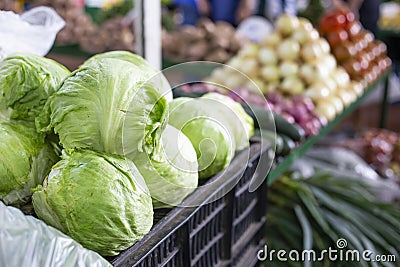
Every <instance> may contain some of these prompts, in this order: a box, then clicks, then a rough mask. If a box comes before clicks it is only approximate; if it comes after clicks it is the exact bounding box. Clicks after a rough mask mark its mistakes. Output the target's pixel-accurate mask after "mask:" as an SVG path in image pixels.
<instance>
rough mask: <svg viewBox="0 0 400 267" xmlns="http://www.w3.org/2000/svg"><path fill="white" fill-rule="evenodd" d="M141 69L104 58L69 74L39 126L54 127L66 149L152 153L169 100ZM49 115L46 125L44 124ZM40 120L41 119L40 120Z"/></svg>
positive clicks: (133, 153)
mask: <svg viewBox="0 0 400 267" xmlns="http://www.w3.org/2000/svg"><path fill="white" fill-rule="evenodd" d="M141 74H142V71H141V70H140V69H139V68H138V67H136V66H135V65H133V64H130V63H128V62H124V61H122V60H118V59H109V58H106V59H101V60H97V61H96V62H93V63H92V64H90V65H87V66H82V67H81V68H79V69H78V70H76V71H75V72H73V73H72V74H71V76H70V77H68V78H67V79H66V80H65V81H64V83H63V84H62V86H61V87H60V89H59V90H58V92H57V93H55V94H54V95H53V96H52V97H51V98H50V99H49V101H48V102H47V104H46V106H47V107H46V109H45V110H44V111H43V113H42V114H41V118H40V121H39V123H38V124H37V127H38V128H39V129H40V130H41V131H44V132H48V131H50V129H51V128H54V132H55V133H57V134H59V136H60V142H61V144H62V145H63V147H64V149H66V150H67V151H72V150H73V149H76V148H78V149H80V148H87V149H91V150H96V151H99V152H107V153H113V154H120V155H125V156H127V157H128V158H130V159H132V158H133V157H134V156H135V155H136V154H137V153H140V152H146V153H148V154H152V153H153V152H154V149H155V147H157V143H158V142H159V140H160V138H161V132H162V130H163V129H164V128H165V124H166V120H167V115H168V112H167V108H168V104H167V102H166V100H165V98H163V97H162V96H161V95H160V94H159V93H158V92H157V91H156V89H155V88H154V87H153V86H151V84H144V83H143V77H142V75H141ZM46 117H49V119H50V122H49V123H48V125H45V124H44V125H43V122H46ZM37 122H38V121H37Z"/></svg>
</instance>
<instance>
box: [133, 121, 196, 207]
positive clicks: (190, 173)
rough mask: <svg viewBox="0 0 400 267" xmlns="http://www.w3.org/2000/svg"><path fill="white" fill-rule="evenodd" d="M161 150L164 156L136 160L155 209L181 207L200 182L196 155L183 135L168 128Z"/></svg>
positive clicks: (158, 155) (168, 126)
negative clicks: (180, 204)
mask: <svg viewBox="0 0 400 267" xmlns="http://www.w3.org/2000/svg"><path fill="white" fill-rule="evenodd" d="M161 147H162V149H161V152H160V153H159V154H157V155H154V156H153V158H152V159H150V158H149V157H147V155H143V153H142V154H141V155H139V156H138V157H135V159H134V162H135V164H136V166H137V167H138V169H139V171H140V172H141V174H142V175H143V177H144V179H145V181H146V184H147V186H148V187H149V190H150V194H151V196H152V198H153V206H154V208H155V209H157V208H164V207H170V206H177V205H179V203H181V202H182V200H183V199H184V198H185V197H186V196H187V195H188V194H190V193H191V192H193V191H194V190H195V189H196V187H197V182H198V173H197V168H198V164H197V156H196V151H195V150H194V148H193V145H192V143H190V140H189V139H188V138H187V137H186V136H185V135H184V134H183V133H182V132H180V131H178V130H177V129H175V128H174V127H172V126H170V125H167V127H166V128H165V130H164V132H163V134H162V139H161Z"/></svg>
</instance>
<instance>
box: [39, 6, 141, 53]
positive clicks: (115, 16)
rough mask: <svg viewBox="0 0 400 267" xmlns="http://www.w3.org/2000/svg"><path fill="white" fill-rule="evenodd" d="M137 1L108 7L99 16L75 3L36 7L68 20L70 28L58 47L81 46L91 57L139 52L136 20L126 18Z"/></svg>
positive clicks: (61, 35) (66, 28) (66, 27)
mask: <svg viewBox="0 0 400 267" xmlns="http://www.w3.org/2000/svg"><path fill="white" fill-rule="evenodd" d="M133 2H134V1H133V0H123V1H119V2H117V4H116V5H114V6H111V7H105V8H104V10H102V11H98V12H97V13H96V15H95V16H91V15H90V14H89V13H87V12H85V6H84V4H83V3H84V2H80V1H75V0H54V1H53V0H52V1H50V0H35V1H33V3H32V6H49V7H52V8H54V9H55V10H56V11H57V13H58V14H59V15H60V16H61V17H62V18H63V19H64V20H65V22H66V26H65V28H64V29H63V30H62V31H60V33H59V34H58V35H57V39H56V44H59V45H65V44H79V46H80V49H82V50H83V51H86V52H89V53H93V54H94V53H101V52H105V51H110V50H128V51H134V50H135V36H134V31H133V29H134V26H133V19H132V18H131V17H129V16H126V15H127V14H128V13H129V11H130V10H131V9H132V8H133Z"/></svg>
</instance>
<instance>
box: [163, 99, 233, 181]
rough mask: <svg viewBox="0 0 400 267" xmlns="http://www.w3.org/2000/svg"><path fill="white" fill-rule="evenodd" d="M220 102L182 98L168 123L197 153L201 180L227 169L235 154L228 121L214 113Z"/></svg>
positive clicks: (171, 108)
mask: <svg viewBox="0 0 400 267" xmlns="http://www.w3.org/2000/svg"><path fill="white" fill-rule="evenodd" d="M218 103H219V102H217V101H214V100H209V99H206V98H204V99H194V98H186V97H181V98H177V99H174V100H173V101H172V102H171V103H170V114H169V121H168V123H169V124H171V125H172V126H174V127H175V128H177V129H179V130H180V131H182V132H183V133H184V134H185V135H186V136H187V137H188V138H189V140H190V142H191V143H192V145H193V147H194V149H195V150H196V154H197V159H198V164H199V167H198V169H199V178H201V179H202V178H208V177H210V176H212V175H214V174H216V173H218V172H219V171H221V170H223V169H224V168H225V167H227V166H228V165H229V163H230V161H231V160H232V158H233V155H234V152H235V139H234V137H233V136H232V135H231V134H230V128H229V127H227V125H226V122H225V121H220V120H219V115H218V116H217V115H215V114H216V113H213V112H214V110H215V109H216V108H218V105H221V104H218Z"/></svg>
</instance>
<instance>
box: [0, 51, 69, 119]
mask: <svg viewBox="0 0 400 267" xmlns="http://www.w3.org/2000/svg"><path fill="white" fill-rule="evenodd" d="M69 74H70V72H69V70H67V69H66V68H65V67H64V66H62V65H60V64H59V63H57V62H55V61H54V60H51V59H48V58H44V57H41V56H36V55H30V54H22V55H16V56H11V57H7V58H5V59H4V60H3V61H2V62H0V93H1V95H2V96H3V99H0V103H1V102H3V103H4V105H5V107H4V106H3V108H2V109H5V108H6V107H9V108H12V112H11V118H12V119H19V120H29V121H34V120H35V117H36V116H38V115H39V114H40V112H41V111H42V109H43V107H44V105H45V103H46V101H47V99H48V98H49V96H51V95H52V94H54V93H55V92H56V91H57V89H58V87H59V85H60V83H61V82H62V81H63V80H64V78H65V77H67V76H68V75H69ZM0 109H1V108H0Z"/></svg>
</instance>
